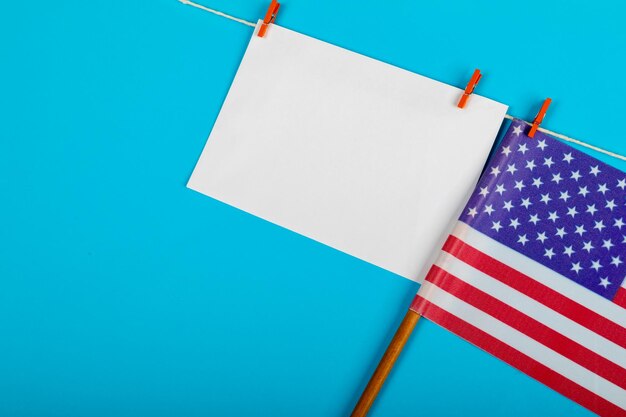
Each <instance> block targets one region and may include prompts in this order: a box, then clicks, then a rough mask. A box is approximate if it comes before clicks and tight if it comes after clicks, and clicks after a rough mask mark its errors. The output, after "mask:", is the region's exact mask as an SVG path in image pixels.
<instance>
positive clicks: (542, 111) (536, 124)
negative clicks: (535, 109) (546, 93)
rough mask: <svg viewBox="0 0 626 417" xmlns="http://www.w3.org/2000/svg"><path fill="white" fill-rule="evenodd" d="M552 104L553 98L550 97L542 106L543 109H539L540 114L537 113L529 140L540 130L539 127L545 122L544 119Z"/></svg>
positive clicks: (529, 133)
mask: <svg viewBox="0 0 626 417" xmlns="http://www.w3.org/2000/svg"><path fill="white" fill-rule="evenodd" d="M550 103H552V99H551V98H549V97H548V98H547V99H545V100H544V102H543V104H542V105H541V109H539V113H537V116H536V117H535V120H533V124H532V126H531V127H530V130H529V131H528V137H529V138H532V137H534V136H535V133H536V132H537V129H539V125H540V124H541V122H543V118H544V117H545V116H546V112H547V111H548V107H550Z"/></svg>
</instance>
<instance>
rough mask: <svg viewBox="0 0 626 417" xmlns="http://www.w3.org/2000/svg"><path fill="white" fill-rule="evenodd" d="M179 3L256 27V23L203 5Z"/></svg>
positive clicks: (182, 0) (188, 2) (181, 0)
mask: <svg viewBox="0 0 626 417" xmlns="http://www.w3.org/2000/svg"><path fill="white" fill-rule="evenodd" d="M178 1H180V2H181V3H182V4H186V5H188V6H193V7H197V8H198V9H200V10H204V11H205V12H209V13H213V14H216V15H218V16H222V17H225V18H226V19H230V20H234V21H235V22H239V23H243V24H244V25H246V26H250V27H256V25H255V24H254V23H252V22H248V21H247V20H243V19H239V18H238V17H235V16H231V15H229V14H226V13H222V12H220V11H219V10H214V9H209V8H208V7H204V6H203V5H201V4H198V3H194V2H193V1H189V0H178Z"/></svg>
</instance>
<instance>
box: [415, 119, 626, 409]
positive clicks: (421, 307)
mask: <svg viewBox="0 0 626 417" xmlns="http://www.w3.org/2000/svg"><path fill="white" fill-rule="evenodd" d="M625 276H626V174H625V173H623V172H621V171H619V170H617V169H615V168H613V167H611V166H609V165H606V164H604V163H602V162H601V161H599V160H597V159H595V158H593V157H591V156H589V155H586V154H584V153H582V152H580V151H578V150H576V149H574V148H572V147H571V146H568V145H566V144H564V143H562V142H559V141H557V140H556V139H554V138H552V137H550V136H548V135H545V134H542V133H540V132H538V133H537V134H536V135H535V137H534V138H532V139H531V138H529V137H528V136H527V135H526V125H525V124H524V122H522V121H519V120H515V121H513V123H512V124H511V126H510V128H509V130H508V131H507V133H506V135H505V137H504V138H503V140H502V143H501V144H500V146H499V147H498V148H497V149H496V150H495V153H494V156H493V157H492V159H491V161H490V162H489V163H488V165H487V167H486V169H485V171H484V173H483V175H482V177H481V179H480V181H479V183H478V185H477V186H476V189H475V191H474V192H473V194H472V196H471V197H470V199H469V201H468V203H467V205H466V207H465V209H464V210H463V212H462V214H461V217H460V218H459V221H458V222H457V224H456V226H455V228H454V230H453V231H452V233H451V234H450V236H449V237H448V239H447V241H446V243H445V244H444V246H443V248H442V251H441V253H440V255H439V257H438V260H437V261H436V262H435V264H434V265H433V266H432V268H431V269H430V271H429V272H428V274H427V276H426V279H425V281H424V284H423V285H422V287H421V288H420V290H419V292H418V294H417V296H416V297H415V299H414V301H413V304H412V305H411V309H412V310H414V311H416V312H417V313H419V314H421V315H422V316H424V317H426V318H428V319H430V320H432V321H434V322H436V323H438V324H439V325H441V326H443V327H445V328H447V329H448V330H450V331H452V332H454V333H456V334H457V335H459V336H461V337H463V338H465V339H466V340H468V341H469V342H471V343H473V344H475V345H477V346H478V347H480V348H482V349H484V350H486V351H487V352H490V353H491V354H493V355H495V356H497V357H498V358H500V359H502V360H504V361H505V362H507V363H509V364H510V365H512V366H514V367H516V368H518V369H520V370H521V371H523V372H525V373H526V374H528V375H529V376H531V377H533V378H535V379H537V380H539V381H541V382H542V383H544V384H546V385H547V386H549V387H551V388H552V389H554V390H556V391H558V392H560V393H562V394H563V395H565V396H567V397H569V398H571V399H572V400H574V401H576V402H578V403H579V404H581V405H583V406H584V407H586V408H588V409H590V410H591V411H593V412H595V413H597V414H599V415H603V416H626V281H625V280H624V277H625Z"/></svg>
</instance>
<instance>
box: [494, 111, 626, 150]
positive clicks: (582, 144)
mask: <svg viewBox="0 0 626 417" xmlns="http://www.w3.org/2000/svg"><path fill="white" fill-rule="evenodd" d="M504 118H505V119H509V120H514V119H517V117H514V116H511V115H510V114H506V115H504ZM518 120H521V119H518ZM521 121H522V122H524V123H526V124H527V125H529V126H532V123H530V122H527V121H526V120H521ZM537 130H539V131H540V132H543V133H547V134H548V135H550V136H554V137H556V138H559V139H562V140H564V141H566V142H571V143H575V144H576V145H580V146H584V147H585V148H588V149H592V150H594V151H596V152H600V153H603V154H605V155H608V156H611V157H613V158H617V159H621V160H622V161H626V156H624V155H620V154H618V153H615V152H611V151H607V150H606V149H602V148H598V147H597V146H595V145H591V144H589V143H585V142H583V141H580V140H578V139H574V138H570V137H568V136H565V135H562V134H560V133H556V132H553V131H551V130H548V129H544V128H543V127H540V128H539V129H537Z"/></svg>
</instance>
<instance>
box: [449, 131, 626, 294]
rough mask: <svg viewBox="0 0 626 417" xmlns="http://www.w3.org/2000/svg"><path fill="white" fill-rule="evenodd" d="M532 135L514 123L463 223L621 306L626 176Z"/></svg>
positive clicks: (625, 248) (625, 273)
mask: <svg viewBox="0 0 626 417" xmlns="http://www.w3.org/2000/svg"><path fill="white" fill-rule="evenodd" d="M527 131H528V127H527V126H526V125H525V124H524V122H522V121H520V120H514V121H513V123H511V126H510V127H509V130H508V131H507V133H506V135H505V137H504V138H503V140H502V143H501V144H500V146H499V147H498V148H497V149H496V151H495V153H494V155H493V157H492V159H491V161H490V162H489V164H488V165H487V168H486V169H485V172H484V173H483V175H482V177H481V179H480V181H479V183H478V185H477V187H476V190H475V191H474V193H473V194H472V196H471V197H470V199H469V202H468V204H467V206H466V207H465V209H464V211H463V213H462V215H461V217H460V220H461V221H463V222H465V223H467V224H468V225H470V226H471V227H473V228H474V229H476V230H478V231H480V232H482V233H484V234H486V235H488V236H489V237H491V238H492V239H495V240H497V241H498V242H500V243H502V244H504V245H506V246H508V247H510V248H512V249H514V250H516V251H517V252H520V253H522V254H524V255H526V256H528V257H529V258H532V259H534V260H535V261H537V262H539V263H541V264H543V265H545V266H547V267H548V268H550V269H552V270H554V271H556V272H558V273H559V274H561V275H564V276H565V277H567V278H569V279H571V280H573V281H575V282H577V283H579V284H580V285H583V286H584V287H586V288H587V289H590V290H591V291H594V292H596V293H598V294H600V295H602V296H603V297H606V298H608V299H613V297H614V296H615V292H616V291H617V290H618V288H619V287H620V285H621V284H622V281H623V280H624V277H625V276H626V174H625V173H624V172H622V171H620V170H618V169H616V168H613V167H611V166H609V165H607V164H605V163H603V162H601V161H599V160H597V159H595V158H593V157H591V156H589V155H587V154H584V153H582V152H580V151H578V150H576V149H574V148H572V147H571V146H568V145H566V144H564V143H562V142H559V141H557V140H556V139H554V138H552V137H550V136H548V135H546V134H543V133H541V132H537V133H536V134H535V137H534V138H532V139H531V138H529V137H528V136H527V135H526V133H527ZM501 261H503V262H505V263H506V260H501Z"/></svg>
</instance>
